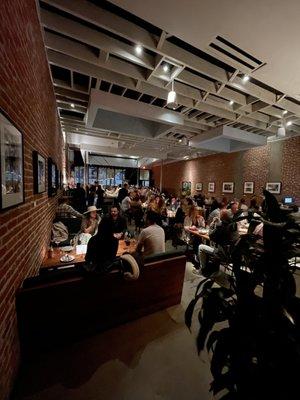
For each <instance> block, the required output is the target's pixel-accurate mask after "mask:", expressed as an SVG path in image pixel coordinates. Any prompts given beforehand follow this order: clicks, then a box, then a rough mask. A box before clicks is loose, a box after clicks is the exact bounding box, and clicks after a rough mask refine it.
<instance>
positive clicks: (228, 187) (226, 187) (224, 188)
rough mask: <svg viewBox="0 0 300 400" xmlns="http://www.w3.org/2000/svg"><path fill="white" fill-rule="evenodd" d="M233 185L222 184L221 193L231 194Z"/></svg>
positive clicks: (231, 183) (228, 183)
mask: <svg viewBox="0 0 300 400" xmlns="http://www.w3.org/2000/svg"><path fill="white" fill-rule="evenodd" d="M233 190H234V183H233V182H223V185H222V192H223V193H233Z"/></svg>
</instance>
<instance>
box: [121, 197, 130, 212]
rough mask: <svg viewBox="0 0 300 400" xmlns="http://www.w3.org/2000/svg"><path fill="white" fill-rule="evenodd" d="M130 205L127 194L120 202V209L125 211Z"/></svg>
mask: <svg viewBox="0 0 300 400" xmlns="http://www.w3.org/2000/svg"><path fill="white" fill-rule="evenodd" d="M130 205H131V199H130V197H129V196H126V197H124V199H123V200H122V202H121V210H122V211H123V212H124V213H126V212H127V211H128V210H130Z"/></svg>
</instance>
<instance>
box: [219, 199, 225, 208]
mask: <svg viewBox="0 0 300 400" xmlns="http://www.w3.org/2000/svg"><path fill="white" fill-rule="evenodd" d="M219 209H220V210H225V209H226V203H223V201H221V203H220V204H219Z"/></svg>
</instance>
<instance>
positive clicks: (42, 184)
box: [32, 151, 46, 193]
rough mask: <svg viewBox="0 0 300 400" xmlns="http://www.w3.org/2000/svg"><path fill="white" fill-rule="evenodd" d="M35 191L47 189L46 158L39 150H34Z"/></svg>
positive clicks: (41, 191)
mask: <svg viewBox="0 0 300 400" xmlns="http://www.w3.org/2000/svg"><path fill="white" fill-rule="evenodd" d="M32 170H33V192H34V193H43V192H45V191H46V159H45V157H43V156H41V155H40V154H39V153H38V152H37V151H33V152H32Z"/></svg>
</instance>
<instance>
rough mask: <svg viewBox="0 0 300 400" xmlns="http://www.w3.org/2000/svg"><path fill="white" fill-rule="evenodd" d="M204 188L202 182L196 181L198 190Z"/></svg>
mask: <svg viewBox="0 0 300 400" xmlns="http://www.w3.org/2000/svg"><path fill="white" fill-rule="evenodd" d="M202 188H203V185H202V183H201V182H198V183H196V190H197V191H199V192H200V191H201V190H202Z"/></svg>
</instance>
